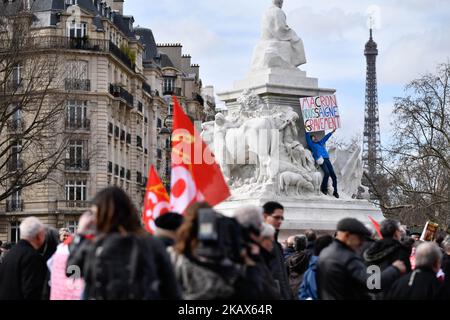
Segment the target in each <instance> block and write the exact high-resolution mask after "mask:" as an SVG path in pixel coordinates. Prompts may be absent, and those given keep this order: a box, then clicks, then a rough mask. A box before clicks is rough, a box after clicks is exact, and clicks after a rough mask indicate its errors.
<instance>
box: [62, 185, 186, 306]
mask: <svg viewBox="0 0 450 320" xmlns="http://www.w3.org/2000/svg"><path fill="white" fill-rule="evenodd" d="M92 204H93V205H92V207H91V209H90V212H87V213H85V214H84V215H83V216H82V218H81V219H80V223H79V228H78V231H77V235H76V236H75V238H74V240H73V242H72V244H71V246H70V248H69V250H70V255H69V259H68V262H67V266H68V268H67V276H68V277H70V276H72V275H71V273H70V270H69V269H70V266H80V270H79V271H80V276H81V277H82V278H83V279H84V282H85V290H84V292H83V299H88V300H159V299H170V300H174V299H179V298H180V290H179V287H178V285H177V282H176V279H175V274H174V271H173V268H172V265H171V263H170V260H169V256H168V254H167V252H166V250H165V247H164V245H163V244H162V243H161V242H160V241H159V240H157V239H155V238H153V237H152V236H150V235H149V234H148V233H147V232H146V231H145V230H144V229H143V227H142V225H141V222H140V220H139V214H138V213H137V210H136V208H135V207H134V205H133V203H132V202H131V199H130V198H129V197H128V195H127V194H126V193H125V192H124V191H123V190H122V189H120V188H117V187H110V188H107V189H104V190H102V191H100V192H99V193H98V194H97V195H96V196H95V198H94V200H93V201H92ZM94 228H95V231H94V230H93V229H94Z"/></svg>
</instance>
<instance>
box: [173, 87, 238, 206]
mask: <svg viewBox="0 0 450 320" xmlns="http://www.w3.org/2000/svg"><path fill="white" fill-rule="evenodd" d="M173 102H174V108H173V111H174V117H173V133H172V176H171V192H170V204H171V210H172V211H175V212H179V213H184V212H185V210H186V209H187V207H188V206H189V205H191V204H192V203H194V202H197V201H206V202H208V203H209V204H210V205H211V206H215V205H217V204H219V203H220V202H222V201H224V200H225V199H227V198H228V197H229V196H230V190H229V188H228V185H227V183H226V182H225V179H224V177H223V175H222V171H221V170H220V167H219V165H218V164H217V163H216V161H215V158H214V155H213V154H212V153H211V151H210V150H209V148H208V146H207V145H206V144H205V142H204V141H203V140H202V138H201V137H200V134H199V133H198V132H197V130H195V128H194V125H193V124H192V122H191V120H190V119H189V118H188V116H187V115H186V114H185V113H184V111H183V109H182V108H181V106H180V104H179V103H178V100H177V98H176V97H175V96H174V97H173Z"/></svg>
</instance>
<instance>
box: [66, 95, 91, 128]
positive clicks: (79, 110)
mask: <svg viewBox="0 0 450 320" xmlns="http://www.w3.org/2000/svg"><path fill="white" fill-rule="evenodd" d="M86 115H87V102H86V101H84V102H81V101H74V100H71V101H69V102H68V104H67V124H68V126H69V127H70V128H85V127H86V126H87V121H86V120H87V119H86V118H87V116H86Z"/></svg>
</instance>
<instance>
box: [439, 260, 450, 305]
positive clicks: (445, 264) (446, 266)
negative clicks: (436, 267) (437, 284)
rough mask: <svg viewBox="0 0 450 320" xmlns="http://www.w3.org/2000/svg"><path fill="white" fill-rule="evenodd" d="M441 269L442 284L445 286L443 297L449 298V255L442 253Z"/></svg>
mask: <svg viewBox="0 0 450 320" xmlns="http://www.w3.org/2000/svg"><path fill="white" fill-rule="evenodd" d="M441 269H442V271H443V272H444V274H445V278H444V286H445V289H444V290H445V295H444V296H445V297H446V299H447V300H450V255H448V254H444V257H443V258H442V266H441Z"/></svg>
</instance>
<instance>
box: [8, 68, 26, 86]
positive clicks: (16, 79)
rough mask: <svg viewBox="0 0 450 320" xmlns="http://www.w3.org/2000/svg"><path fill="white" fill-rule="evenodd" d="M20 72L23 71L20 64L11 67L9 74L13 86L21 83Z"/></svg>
mask: <svg viewBox="0 0 450 320" xmlns="http://www.w3.org/2000/svg"><path fill="white" fill-rule="evenodd" d="M22 70H23V67H22V65H21V64H20V63H19V64H16V65H15V66H14V67H13V69H12V73H11V81H12V84H13V85H18V84H20V82H21V81H22Z"/></svg>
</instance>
